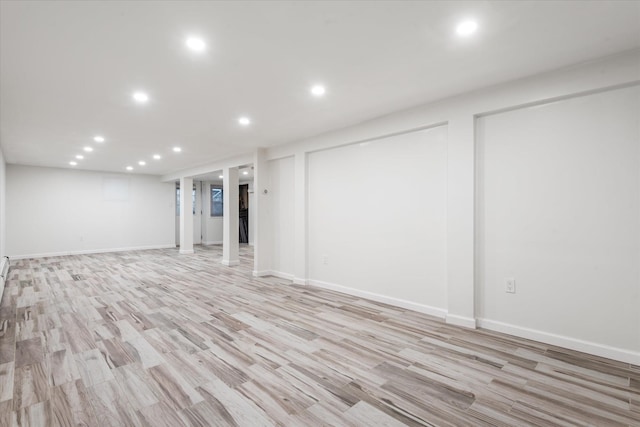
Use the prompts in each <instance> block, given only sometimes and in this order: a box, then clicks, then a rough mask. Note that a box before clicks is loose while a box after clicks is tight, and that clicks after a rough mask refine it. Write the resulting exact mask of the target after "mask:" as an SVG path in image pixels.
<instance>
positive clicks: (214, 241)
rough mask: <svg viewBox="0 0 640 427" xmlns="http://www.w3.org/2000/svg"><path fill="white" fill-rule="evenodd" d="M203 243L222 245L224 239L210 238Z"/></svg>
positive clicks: (205, 244) (206, 244)
mask: <svg viewBox="0 0 640 427" xmlns="http://www.w3.org/2000/svg"><path fill="white" fill-rule="evenodd" d="M202 244H203V245H204V246H212V245H221V244H222V240H209V241H205V242H202Z"/></svg>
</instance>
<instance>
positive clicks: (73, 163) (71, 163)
mask: <svg viewBox="0 0 640 427" xmlns="http://www.w3.org/2000/svg"><path fill="white" fill-rule="evenodd" d="M69 164H70V165H71V166H75V165H77V164H78V163H77V162H69Z"/></svg>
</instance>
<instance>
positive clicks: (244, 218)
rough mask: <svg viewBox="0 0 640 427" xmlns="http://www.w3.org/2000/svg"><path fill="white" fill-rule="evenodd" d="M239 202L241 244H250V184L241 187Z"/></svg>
mask: <svg viewBox="0 0 640 427" xmlns="http://www.w3.org/2000/svg"><path fill="white" fill-rule="evenodd" d="M238 202H239V203H240V206H239V212H240V221H239V226H240V233H239V241H240V243H249V184H242V185H240V188H239V192H238Z"/></svg>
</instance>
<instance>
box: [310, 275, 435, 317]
mask: <svg viewBox="0 0 640 427" xmlns="http://www.w3.org/2000/svg"><path fill="white" fill-rule="evenodd" d="M307 282H308V284H309V285H311V286H317V287H319V288H324V289H329V290H332V291H337V292H342V293H344V294H348V295H353V296H356V297H360V298H367V299H370V300H373V301H377V302H381V303H384V304H389V305H393V306H396V307H401V308H406V309H408V310H413V311H417V312H419V313H424V314H428V315H430V316H435V317H438V318H440V319H444V318H445V316H446V315H447V310H445V309H443V308H438V307H432V306H430V305H424V304H418V303H415V302H411V301H407V300H403V299H400V298H393V297H389V296H386V295H381V294H376V293H374V292H368V291H362V290H360V289H354V288H349V287H347V286H342V285H336V284H335V283H328V282H323V281H320V280H311V279H310V280H308V281H307Z"/></svg>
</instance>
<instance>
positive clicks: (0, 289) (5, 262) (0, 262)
mask: <svg viewBox="0 0 640 427" xmlns="http://www.w3.org/2000/svg"><path fill="white" fill-rule="evenodd" d="M9 264H10V261H9V259H8V258H5V257H2V258H0V273H2V272H3V271H4V269H5V267H7V274H9V268H8V267H9ZM5 282H6V277H2V276H0V301H2V294H3V293H4V284H5Z"/></svg>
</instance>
